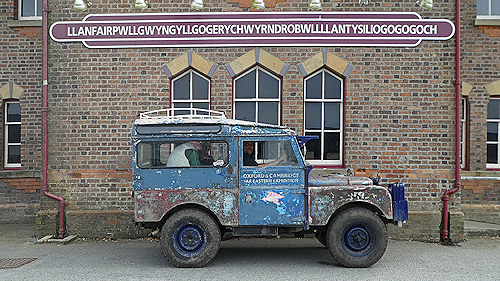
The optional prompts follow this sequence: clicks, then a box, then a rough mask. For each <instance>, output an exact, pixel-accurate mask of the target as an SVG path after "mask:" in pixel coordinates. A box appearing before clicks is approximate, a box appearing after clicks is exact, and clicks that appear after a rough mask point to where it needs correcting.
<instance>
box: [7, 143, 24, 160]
mask: <svg viewBox="0 0 500 281" xmlns="http://www.w3.org/2000/svg"><path fill="white" fill-rule="evenodd" d="M8 153H9V155H8V157H7V161H8V162H9V164H12V163H21V146H20V145H9V152H8Z"/></svg>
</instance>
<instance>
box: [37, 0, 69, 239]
mask: <svg viewBox="0 0 500 281" xmlns="http://www.w3.org/2000/svg"><path fill="white" fill-rule="evenodd" d="M49 12H50V10H49V1H48V0H43V14H42V17H43V18H42V33H43V62H42V63H43V102H42V103H43V104H42V124H43V125H42V135H43V138H42V192H43V195H45V196H47V197H49V198H52V199H55V200H58V201H59V231H58V233H59V238H63V237H64V234H66V230H65V229H64V225H65V219H64V207H65V206H66V202H64V199H63V198H62V197H59V196H56V195H54V194H52V193H49V192H48V189H47V175H48V172H47V167H48V163H49V161H48V155H47V154H48V120H47V119H48V118H47V114H48V111H49V107H48V99H49V98H48V97H49V95H48V87H49V86H48V76H49V75H48V73H49V71H48V61H49V59H48V54H47V53H48V49H49V46H48V35H49V27H48V21H49Z"/></svg>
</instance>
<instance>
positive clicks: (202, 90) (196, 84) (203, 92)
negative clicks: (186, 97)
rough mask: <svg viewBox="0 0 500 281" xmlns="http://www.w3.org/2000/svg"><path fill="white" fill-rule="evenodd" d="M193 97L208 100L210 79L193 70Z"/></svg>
mask: <svg viewBox="0 0 500 281" xmlns="http://www.w3.org/2000/svg"><path fill="white" fill-rule="evenodd" d="M193 99H194V100H208V81H207V80H206V79H204V78H203V77H201V76H200V75H198V74H196V73H194V72H193Z"/></svg>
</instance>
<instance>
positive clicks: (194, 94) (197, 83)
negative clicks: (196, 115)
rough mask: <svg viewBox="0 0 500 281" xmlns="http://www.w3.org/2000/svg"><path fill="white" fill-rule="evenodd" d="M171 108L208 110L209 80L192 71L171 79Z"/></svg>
mask: <svg viewBox="0 0 500 281" xmlns="http://www.w3.org/2000/svg"><path fill="white" fill-rule="evenodd" d="M172 107H173V108H203V109H210V80H209V79H208V78H206V77H204V76H203V75H201V74H199V73H197V72H196V71H194V70H188V71H186V72H184V73H182V74H181V75H179V76H178V77H176V78H174V79H172ZM176 113H177V114H181V112H176Z"/></svg>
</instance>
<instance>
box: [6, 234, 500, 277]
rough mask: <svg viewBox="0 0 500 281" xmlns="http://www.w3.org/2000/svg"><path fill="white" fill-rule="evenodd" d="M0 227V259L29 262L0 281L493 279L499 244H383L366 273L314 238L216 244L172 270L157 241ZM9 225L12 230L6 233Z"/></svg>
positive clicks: (499, 268)
mask: <svg viewBox="0 0 500 281" xmlns="http://www.w3.org/2000/svg"><path fill="white" fill-rule="evenodd" d="M10 227H11V229H10V230H7V229H6V228H5V226H4V225H0V228H3V230H0V235H1V236H0V260H2V259H6V258H36V260H34V261H32V262H30V263H28V264H26V265H23V266H21V267H19V268H13V269H0V280H2V281H8V280H16V281H17V280H92V281H95V280H148V281H150V280H245V281H249V280H276V279H277V280H419V281H422V280H500V239H493V238H483V239H481V238H474V239H468V240H467V241H465V242H462V243H460V244H458V246H442V245H440V244H435V243H422V242H415V241H394V240H390V241H389V245H388V248H387V251H386V252H385V255H384V256H383V257H382V259H380V261H379V262H378V263H376V264H375V265H373V266H372V267H370V268H362V269H350V268H344V267H341V266H339V265H338V264H337V263H336V262H335V261H334V260H333V258H332V257H331V256H330V254H329V252H328V250H327V249H326V248H324V247H323V246H322V245H321V244H320V243H319V242H317V241H316V240H315V239H261V238H259V239H234V240H228V241H223V242H222V245H221V249H220V251H219V253H218V255H217V256H216V257H215V259H214V260H212V262H211V263H209V264H208V265H207V266H206V267H204V268H199V269H178V268H175V267H173V266H172V265H171V264H170V263H169V262H168V261H167V260H166V259H165V258H164V256H163V253H162V251H161V249H160V244H159V241H158V240H155V239H137V240H119V241H111V240H89V239H77V240H75V241H73V242H71V243H69V244H67V245H59V244H35V241H36V239H35V238H34V237H31V235H32V234H31V233H32V231H30V229H29V228H28V229H16V228H15V226H10ZM12 227H13V228H12Z"/></svg>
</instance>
